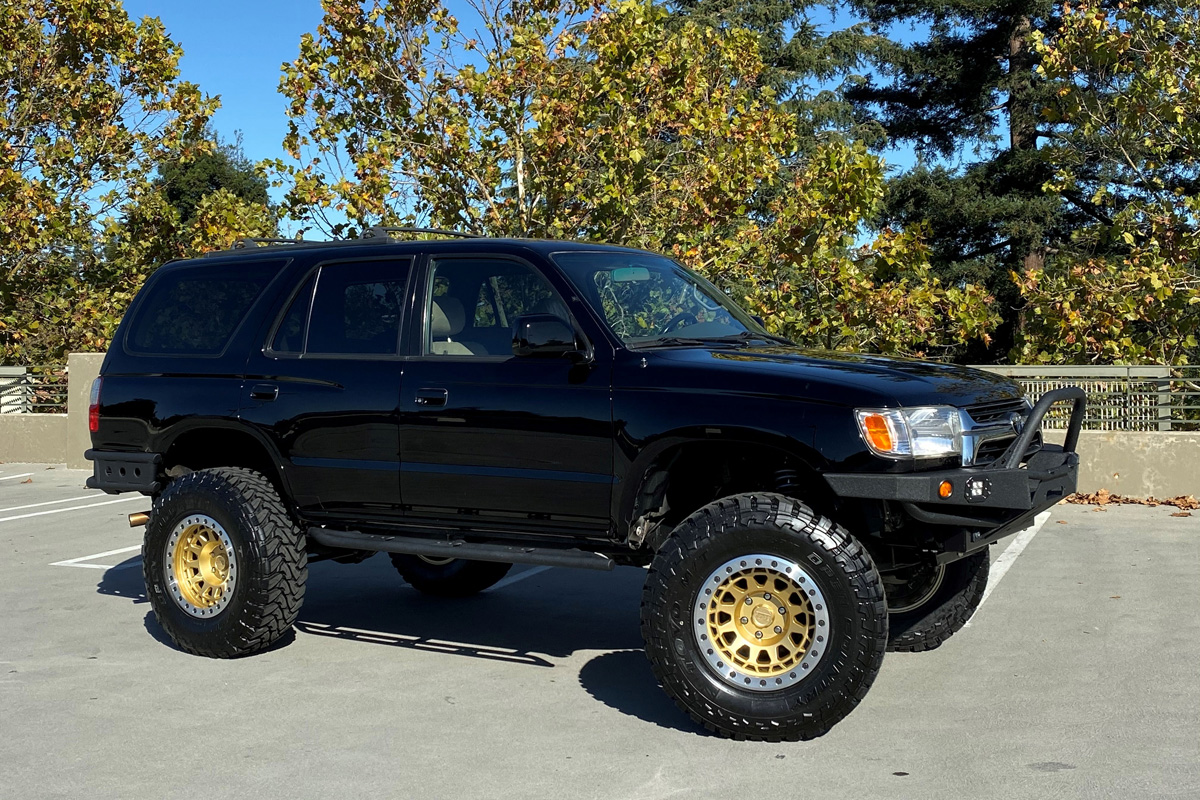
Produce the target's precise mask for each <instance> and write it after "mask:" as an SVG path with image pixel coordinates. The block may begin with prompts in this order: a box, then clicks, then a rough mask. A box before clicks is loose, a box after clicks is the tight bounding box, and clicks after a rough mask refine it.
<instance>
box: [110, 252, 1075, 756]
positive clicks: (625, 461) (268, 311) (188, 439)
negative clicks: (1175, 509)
mask: <svg viewBox="0 0 1200 800" xmlns="http://www.w3.org/2000/svg"><path fill="white" fill-rule="evenodd" d="M396 233H397V230H396V229H392V230H390V231H389V230H386V229H378V230H372V231H369V232H368V233H367V235H365V236H364V237H363V238H362V239H358V240H351V241H345V242H331V243H320V244H316V243H292V244H278V245H265V246H264V245H262V244H261V243H257V242H249V241H248V242H243V243H241V246H240V247H239V248H235V249H234V250H231V251H225V252H220V253H213V254H210V255H209V256H207V257H205V258H202V259H196V260H190V261H179V262H174V263H171V264H168V265H166V266H164V267H162V268H161V269H159V270H158V271H157V272H156V273H155V274H154V275H153V276H152V277H151V278H150V280H149V281H147V283H146V285H145V287H144V288H143V289H142V291H141V292H140V294H139V295H138V296H137V298H136V299H135V301H134V302H133V305H132V306H131V307H130V309H129V312H128V313H127V314H126V316H125V319H124V321H123V322H122V323H121V326H120V328H119V329H118V330H117V333H116V336H115V338H114V340H113V344H112V348H111V349H110V351H109V353H108V356H107V358H106V359H105V361H104V366H103V368H102V371H101V377H100V379H99V380H97V381H96V384H95V386H94V387H93V392H92V407H91V409H90V425H91V431H92V449H91V450H89V451H88V453H87V456H88V458H90V459H91V460H92V461H93V462H94V476H93V477H92V478H91V479H89V481H88V485H89V486H92V487H95V488H99V489H103V490H105V491H108V492H128V491H137V492H142V493H143V494H146V495H149V496H151V497H152V498H153V509H152V510H151V511H150V512H148V515H146V514H139V515H133V516H132V517H131V522H132V523H134V524H137V523H139V522H143V521H144V522H145V523H146V536H145V544H144V547H143V550H142V555H143V564H144V571H145V580H146V588H147V593H148V595H149V597H150V600H151V603H152V604H153V607H154V612H155V614H156V615H157V617H158V620H159V622H160V623H161V624H162V626H163V628H164V629H165V630H166V631H167V633H168V634H170V636H171V638H172V639H173V640H174V641H175V642H176V643H177V644H178V645H179V646H180V647H181V648H183V649H184V650H187V651H189V652H192V653H198V654H202V655H206V656H213V657H222V658H224V657H232V656H240V655H245V654H249V653H253V652H256V651H260V650H262V649H264V648H266V647H268V646H270V645H271V644H272V643H273V642H275V641H276V640H277V639H279V637H280V636H282V635H283V634H284V633H285V632H286V631H287V630H288V628H289V627H290V626H291V625H292V623H293V622H294V621H295V620H296V617H297V614H298V613H299V611H300V605H301V601H302V599H303V595H304V583H305V577H306V565H307V564H308V562H310V561H313V560H316V559H323V558H333V559H337V560H339V561H345V562H354V561H359V560H362V559H363V558H365V557H367V556H370V555H372V554H374V553H376V552H379V551H384V552H387V553H389V554H391V558H392V561H393V562H394V563H395V565H396V568H397V570H399V573H400V575H401V576H402V577H403V578H404V579H405V580H406V581H407V582H408V583H410V584H411V585H412V586H413V587H414V588H416V589H418V590H420V591H422V592H428V593H431V594H437V595H450V596H462V595H468V594H471V593H475V592H479V591H481V590H483V589H485V588H487V587H489V586H491V585H493V584H495V583H496V582H497V581H499V580H500V579H501V578H502V577H503V576H504V574H505V573H506V572H507V571H508V570H509V569H510V567H511V565H512V564H514V563H517V564H541V565H552V566H562V567H583V568H588V569H601V570H605V569H612V568H613V566H614V565H634V566H640V567H648V568H649V569H648V572H647V574H646V584H645V590H644V594H643V598H642V607H641V615H642V633H643V636H644V639H645V644H646V653H647V655H648V656H649V658H650V662H651V664H652V666H653V670H654V673H655V675H656V676H657V678H658V680H659V681H661V683H662V686H663V688H664V689H665V690H666V691H667V693H668V694H670V695H671V697H673V698H674V699H675V701H676V702H677V703H678V704H679V705H680V706H681V707H682V708H683V709H684V710H685V711H687V712H688V713H690V714H691V715H692V717H693V718H694V719H696V720H697V721H698V722H699V723H701V724H703V725H704V726H706V727H708V728H710V729H712V730H714V731H717V732H720V733H721V734H724V735H727V736H734V737H738V738H751V739H768V740H780V739H804V738H811V737H814V736H819V735H821V734H822V733H824V732H825V731H827V730H828V729H829V728H830V727H831V726H832V725H834V724H835V723H836V722H838V720H840V719H842V718H843V717H844V716H845V715H846V714H847V713H849V712H850V711H851V709H853V708H854V706H855V705H856V704H857V703H858V702H859V700H861V699H862V697H863V696H864V695H865V694H866V692H867V689H868V688H869V687H870V685H871V682H872V681H873V680H874V678H875V675H876V673H877V672H878V670H879V667H880V664H881V662H882V660H883V654H884V651H885V649H892V650H910V651H912V650H927V649H931V648H934V647H937V646H938V645H939V644H941V643H942V642H943V641H945V640H946V638H947V637H949V636H950V635H952V634H953V633H954V632H955V631H957V630H958V629H959V628H961V627H962V625H963V624H964V623H965V622H966V621H967V619H968V618H969V617H970V616H971V613H972V612H973V611H974V609H975V607H976V606H977V605H978V603H979V601H980V598H981V596H982V593H983V589H984V585H985V583H986V581H987V575H988V563H989V562H988V554H987V549H988V545H990V544H992V543H994V542H996V541H997V540H998V539H1000V538H1001V537H1004V536H1006V535H1008V534H1010V533H1013V532H1015V531H1017V530H1020V529H1022V528H1024V527H1027V526H1029V525H1030V524H1031V522H1032V521H1033V519H1034V516H1035V515H1036V514H1037V513H1038V512H1039V511H1042V510H1044V509H1046V508H1048V507H1049V506H1051V505H1053V504H1054V503H1056V502H1058V500H1060V499H1061V498H1063V497H1065V496H1066V495H1067V494H1069V493H1070V492H1072V491H1073V490H1074V487H1075V477H1076V468H1077V464H1078V457H1077V456H1076V454H1075V453H1074V449H1075V442H1076V440H1077V438H1078V432H1079V427H1080V424H1081V422H1082V418H1083V402H1084V395H1083V393H1082V392H1080V391H1079V390H1075V389H1065V390H1058V391H1056V392H1051V393H1049V394H1047V395H1045V396H1043V397H1042V398H1041V399H1040V401H1039V402H1038V403H1037V405H1035V406H1032V407H1031V405H1030V404H1029V403H1028V402H1027V400H1026V399H1025V398H1024V397H1023V396H1022V392H1021V390H1020V388H1019V387H1017V386H1016V385H1014V384H1013V383H1011V382H1010V381H1008V380H1005V379H1002V378H999V377H996V376H994V375H990V374H986V373H983V372H978V371H975V370H971V369H966V368H963V367H957V366H949V365H945V364H934V363H925V362H920V361H910V360H902V359H894V358H883V357H878V356H868V355H852V354H847V353H833V352H812V351H806V350H802V349H799V348H797V347H795V346H794V345H792V344H791V343H790V342H788V341H786V340H784V339H781V338H779V337H777V336H774V335H772V334H770V333H768V332H767V331H766V330H764V328H763V327H762V325H761V324H760V323H759V321H757V320H756V319H755V318H753V317H751V316H748V315H747V314H746V313H745V312H743V311H742V310H741V309H740V308H738V306H737V304H736V303H734V302H733V301H732V300H731V299H730V298H729V297H728V296H727V295H726V294H724V293H722V292H721V291H720V290H718V289H717V288H715V287H714V286H713V285H712V284H710V283H709V282H707V281H706V280H704V279H703V278H701V277H699V276H698V275H696V274H695V273H693V272H690V271H688V270H687V269H685V268H683V267H682V266H680V265H679V264H677V263H675V262H674V261H672V260H670V259H668V258H665V257H663V256H661V255H656V254H653V253H648V252H644V251H640V250H633V249H626V248H619V247H607V246H602V245H595V244H584V243H576V242H557V241H532V240H518V239H513V240H505V239H483V238H471V237H453V238H452V237H450V236H443V237H441V238H439V239H424V240H411V239H410V240H407V241H400V240H398V239H397V238H396V236H395V234H396ZM1059 401H1073V403H1074V407H1073V409H1072V410H1071V423H1070V428H1069V430H1068V432H1067V437H1066V441H1065V444H1064V446H1062V447H1058V446H1054V445H1050V444H1045V443H1043V442H1042V441H1041V435H1040V432H1039V431H1040V423H1041V420H1042V417H1043V415H1044V414H1045V413H1046V412H1047V410H1048V409H1049V408H1050V407H1051V405H1053V404H1054V403H1057V402H1059Z"/></svg>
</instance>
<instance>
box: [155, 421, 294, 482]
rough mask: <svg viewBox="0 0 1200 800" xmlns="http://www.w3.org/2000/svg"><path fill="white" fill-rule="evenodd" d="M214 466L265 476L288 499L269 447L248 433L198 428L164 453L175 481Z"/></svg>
mask: <svg viewBox="0 0 1200 800" xmlns="http://www.w3.org/2000/svg"><path fill="white" fill-rule="evenodd" d="M212 467H244V468H246V469H252V470H254V471H255V472H258V473H260V474H262V475H264V476H265V477H266V478H267V480H269V481H271V483H272V484H274V486H275V490H276V491H277V492H279V496H280V497H283V498H287V496H288V495H287V492H286V491H284V486H283V481H282V479H281V478H280V476H279V469H278V468H277V467H276V465H275V461H274V459H272V458H271V454H270V453H269V452H268V451H267V448H266V446H265V445H263V443H262V442H260V441H259V440H258V439H256V438H254V436H252V435H250V434H249V433H246V432H245V431H239V430H231V429H228V428H197V429H194V430H190V431H187V432H185V433H182V434H180V435H179V437H178V438H177V439H175V441H173V442H172V443H171V445H170V446H169V447H168V448H167V452H166V453H164V454H163V469H164V471H165V472H166V473H167V476H168V477H171V478H175V477H179V476H180V475H184V474H186V473H188V472H195V471H196V470H201V469H209V468H212Z"/></svg>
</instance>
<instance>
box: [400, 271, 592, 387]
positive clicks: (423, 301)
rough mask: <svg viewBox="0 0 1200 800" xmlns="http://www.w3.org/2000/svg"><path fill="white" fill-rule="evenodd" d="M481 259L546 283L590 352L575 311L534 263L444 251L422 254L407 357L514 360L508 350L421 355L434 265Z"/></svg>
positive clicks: (485, 361)
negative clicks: (507, 265)
mask: <svg viewBox="0 0 1200 800" xmlns="http://www.w3.org/2000/svg"><path fill="white" fill-rule="evenodd" d="M484 259H488V260H492V261H511V262H514V263H516V264H520V265H522V266H524V267H526V268H528V269H530V270H532V271H533V272H534V273H535V274H536V275H538V276H540V277H541V279H542V280H544V281H545V282H546V285H547V286H549V287H550V291H552V292H554V294H555V296H556V297H557V298H558V300H559V301H560V302H561V303H562V305H563V308H565V309H567V314H569V315H570V317H571V318H570V319H569V320H567V321H568V322H570V323H571V327H572V328H574V329H575V335H576V336H578V337H579V338H580V340H582V342H583V344H584V350H586V351H589V352H590V351H591V350H592V344H591V340H590V339H589V338H588V336H587V334H586V333H584V331H583V328H582V327H581V326H580V325H579V321H578V320H577V319H576V318H575V312H574V311H572V310H571V304H570V302H568V301H567V299H566V298H565V297H563V293H562V292H561V291H560V290H559V288H558V287H557V286H555V285H554V281H553V280H551V279H550V276H549V275H548V274H547V271H546V270H545V269H540V268H538V266H537V265H536V264H534V263H533V262H532V261H530V260H529V259H526V258H522V257H521V256H517V255H510V254H508V253H495V252H490V251H483V252H477V253H471V252H461V251H457V252H448V253H437V252H434V253H427V254H426V257H425V260H424V264H423V274H422V275H421V282H422V283H423V284H424V286H423V287H418V288H420V290H421V293H420V295H419V296H418V297H417V305H418V308H414V309H413V313H414V314H415V315H416V316H417V320H418V324H416V325H414V326H413V327H414V328H415V329H416V336H415V337H414V339H415V341H414V342H412V346H411V347H410V348H409V349H410V351H411V352H410V354H409V357H410V358H417V359H421V360H423V361H455V362H463V363H466V362H471V363H476V364H498V363H502V362H505V361H509V360H511V359H514V358H517V357H516V356H515V355H513V353H512V352H511V351H510V352H508V353H505V354H502V355H490V354H489V355H486V356H477V355H473V354H472V355H466V354H457V355H456V354H451V353H426V352H425V342H426V340H427V337H429V336H430V335H431V331H430V322H431V315H429V314H426V313H425V309H426V308H431V307H432V300H433V279H434V277H435V273H436V268H435V265H436V264H437V262H438V261H464V260H470V261H480V260H484ZM568 285H569V286H573V284H570V283H568ZM509 327H510V328H511V327H512V326H511V324H510V325H509ZM520 360H525V359H520Z"/></svg>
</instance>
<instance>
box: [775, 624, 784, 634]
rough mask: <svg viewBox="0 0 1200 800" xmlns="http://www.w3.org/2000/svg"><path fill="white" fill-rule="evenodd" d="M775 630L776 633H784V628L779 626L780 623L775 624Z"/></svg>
mask: <svg viewBox="0 0 1200 800" xmlns="http://www.w3.org/2000/svg"><path fill="white" fill-rule="evenodd" d="M775 632H776V633H783V628H781V627H779V626H778V625H776V626H775Z"/></svg>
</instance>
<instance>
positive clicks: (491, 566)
mask: <svg viewBox="0 0 1200 800" xmlns="http://www.w3.org/2000/svg"><path fill="white" fill-rule="evenodd" d="M391 556H392V564H393V565H395V567H396V571H397V572H399V573H400V577H402V578H404V580H405V581H407V582H408V584H409V586H412V587H413V588H414V589H416V590H417V591H419V592H424V593H425V594H431V595H435V596H437V597H468V596H470V595H473V594H478V593H479V592H482V591H483V590H484V589H487V588H488V587H489V586H493V585H494V584H495V583H496V582H497V581H499V580H500V579H501V578H503V577H504V576H505V575H507V574H508V571H509V570H510V569H512V564H503V563H500V562H498V561H469V560H467V559H465V558H434V557H433V556H413V555H409V554H407V553H392V554H391Z"/></svg>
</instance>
